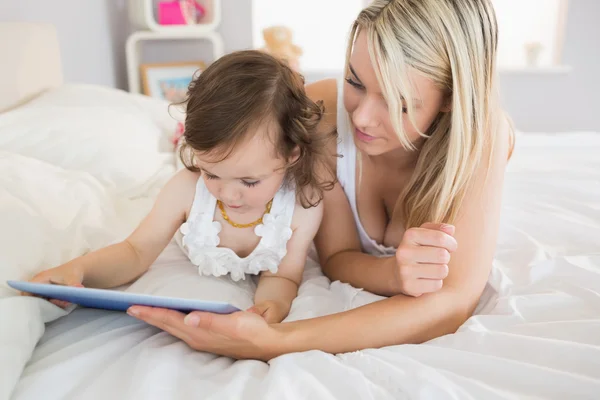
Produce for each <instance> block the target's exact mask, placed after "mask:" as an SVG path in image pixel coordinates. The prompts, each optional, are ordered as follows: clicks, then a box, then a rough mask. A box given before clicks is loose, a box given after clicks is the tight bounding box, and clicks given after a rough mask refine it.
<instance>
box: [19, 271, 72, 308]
mask: <svg viewBox="0 0 600 400" xmlns="http://www.w3.org/2000/svg"><path fill="white" fill-rule="evenodd" d="M29 281H30V282H35V283H53V284H57V285H64V286H75V287H83V284H82V282H83V272H82V271H81V269H80V268H77V267H74V266H73V265H72V264H71V265H68V264H65V265H61V266H60V267H55V268H51V269H48V270H46V271H42V272H40V273H39V274H37V275H35V276H34V277H33V278H31V279H30V280H29ZM21 295H23V296H32V294H30V293H25V292H21ZM48 300H49V301H50V302H51V303H52V304H55V305H57V306H59V307H61V308H66V307H68V306H69V305H70V303H69V302H67V301H63V300H56V299H48Z"/></svg>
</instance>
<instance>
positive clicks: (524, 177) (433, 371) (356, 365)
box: [0, 133, 600, 400]
mask: <svg viewBox="0 0 600 400" xmlns="http://www.w3.org/2000/svg"><path fill="white" fill-rule="evenodd" d="M599 152H600V134H594V133H577V134H561V135H542V134H528V135H520V136H519V137H518V140H517V147H516V151H515V153H514V157H513V159H512V160H511V163H510V166H509V168H508V172H507V179H506V185H505V198H504V203H503V213H502V222H501V229H500V237H499V244H498V249H497V256H496V260H495V263H494V268H493V270H492V274H491V276H490V280H489V284H488V287H487V288H486V291H485V293H484V295H483V297H482V300H481V302H480V305H479V307H478V310H477V314H476V315H475V316H473V317H472V318H470V319H469V320H468V321H467V322H466V323H465V324H464V325H463V326H462V327H461V328H460V329H459V331H458V332H457V333H456V334H453V335H447V336H445V337H441V338H438V339H435V340H432V341H430V342H428V343H425V344H421V345H401V346H391V347H387V348H384V349H370V350H364V351H359V352H354V353H349V354H340V355H336V356H334V355H329V354H325V353H322V352H318V351H312V352H306V353H300V354H289V355H285V356H282V357H279V358H276V359H274V360H272V361H271V362H270V363H268V364H266V363H263V362H259V361H236V362H234V361H232V360H231V359H228V358H224V357H217V356H214V355H211V354H205V353H199V352H195V351H193V350H191V349H189V348H188V347H187V346H186V345H185V344H184V343H182V342H180V341H178V340H177V339H175V338H173V337H171V336H170V335H168V334H166V333H164V332H161V331H159V330H157V329H155V328H153V327H149V326H146V325H145V324H143V323H141V322H138V321H136V320H134V319H132V318H130V317H128V316H127V315H126V314H122V313H115V312H105V311H99V310H85V309H77V310H75V311H74V312H72V313H71V314H70V315H68V316H65V317H63V318H59V319H55V318H57V317H58V316H59V315H60V313H59V312H58V311H56V310H55V309H50V308H51V307H48V306H47V305H42V302H41V301H38V300H35V301H36V302H35V304H33V303H32V302H31V301H30V302H29V303H27V304H25V303H24V301H25V300H24V299H15V298H8V299H3V300H0V311H2V312H5V313H7V312H13V313H15V314H14V315H15V316H16V315H17V314H16V313H17V312H24V310H30V311H28V312H37V313H39V315H40V316H41V319H39V320H37V322H35V323H33V322H31V321H30V322H29V323H30V325H31V326H33V327H31V326H30V328H31V330H32V331H36V329H37V331H36V332H37V333H36V335H37V334H40V335H41V330H42V329H43V326H42V325H41V322H39V321H41V320H52V319H55V320H54V321H53V322H50V323H49V324H48V325H47V328H46V330H45V333H44V334H43V336H42V337H41V339H40V341H39V343H38V344H37V347H36V348H35V350H34V351H33V354H32V356H31V359H30V360H29V362H28V363H27V365H26V367H25V368H24V370H23V372H22V374H21V376H20V379H19V381H18V382H17V383H16V384H15V385H14V391H13V394H12V397H11V398H12V399H15V400H26V399H40V398H44V399H106V398H127V399H186V398H202V399H224V398H236V399H270V398H273V399H403V398H407V399H408V398H410V399H413V398H419V399H427V398H431V399H496V398H498V399H499V398H502V399H504V398H519V399H522V398H540V399H541V398H543V399H566V398H568V399H575V398H585V399H594V398H598V397H599V396H600V157H599V156H598V154H599ZM186 263H187V260H186V259H185V257H184V256H183V255H182V253H181V252H180V251H179V249H178V248H177V247H176V246H174V245H170V246H169V247H168V248H167V250H166V251H165V252H164V253H163V255H162V256H161V257H160V258H159V260H158V261H157V263H156V264H155V265H154V266H153V268H152V269H151V271H150V273H149V274H148V275H147V276H146V277H144V279H145V280H144V281H141V282H140V283H139V284H138V287H137V290H142V291H144V290H150V289H149V288H152V289H151V291H152V292H154V293H171V292H172V291H173V290H179V288H180V282H182V281H185V280H186V279H185V277H186V276H192V275H193V274H194V271H193V268H192V267H191V266H189V264H186ZM186 266H189V268H186ZM190 274H192V275H190ZM178 282H179V283H178ZM131 290H133V288H132V289H131ZM244 299H245V298H244V297H243V296H242V297H240V301H241V302H243V301H245V300H244ZM29 300H32V299H29ZM246 300H247V299H246ZM375 300H377V297H376V296H373V295H370V294H368V293H366V292H361V291H358V290H356V289H354V288H351V287H349V286H348V285H344V284H340V283H339V282H334V283H332V284H330V283H329V281H328V280H327V279H326V278H325V277H323V276H322V275H321V273H320V271H319V269H318V266H317V265H316V264H315V263H313V262H309V265H308V267H307V271H306V273H305V281H304V284H303V285H302V287H301V290H300V295H299V297H298V298H297V299H296V301H295V302H294V306H293V309H292V313H291V316H290V319H301V318H308V317H311V316H317V315H323V314H327V313H331V312H335V311H342V310H344V309H348V308H351V307H356V306H359V305H361V304H365V303H368V302H371V301H375ZM8 302H12V303H10V304H9V303H8ZM17 302H19V304H16V303H17ZM43 307H47V309H43ZM11 310H12V311H11ZM15 310H17V311H15ZM52 313H54V314H52ZM6 315H7V314H4V316H6ZM3 321H4V322H7V319H3ZM406 323H407V324H410V321H406ZM36 324H37V325H36ZM4 330H5V331H6V330H7V329H6V328H4ZM21 332H22V331H21ZM349 334H351V333H349ZM7 335H8V333H6V332H4V337H9V335H8V336H7ZM36 335H33V336H32V337H34V338H35V337H36ZM1 337H2V332H1V330H0V338H1ZM32 340H34V339H29V342H31V341H32ZM30 344H31V343H30ZM0 367H1V365H0Z"/></svg>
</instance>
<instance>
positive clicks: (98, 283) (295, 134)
mask: <svg viewBox="0 0 600 400" xmlns="http://www.w3.org/2000/svg"><path fill="white" fill-rule="evenodd" d="M322 115H323V107H322V105H321V104H316V103H314V102H312V101H311V100H310V99H309V98H308V97H307V96H306V94H305V92H304V82H303V80H302V78H301V77H300V76H299V75H298V74H297V73H295V72H294V71H292V70H291V69H290V68H289V67H288V66H287V65H286V64H285V63H283V62H281V61H279V60H277V59H276V58H274V57H272V56H270V55H267V54H265V53H263V52H259V51H240V52H235V53H231V54H229V55H226V56H224V57H222V58H220V59H218V60H217V61H215V62H214V63H213V64H211V65H210V66H209V67H208V68H207V69H206V70H205V71H204V72H202V74H201V75H200V76H199V77H198V78H197V79H196V80H194V81H193V82H192V83H191V84H190V87H189V90H188V98H187V101H186V119H185V133H184V136H183V140H184V142H183V145H182V147H181V150H180V156H181V158H182V161H183V164H184V165H185V166H186V168H185V169H182V170H181V171H179V172H178V173H177V174H175V175H174V176H173V177H172V178H171V180H170V181H169V182H168V183H167V184H166V185H165V187H164V188H163V189H162V191H161V193H160V194H159V195H158V197H157V199H156V203H155V204H154V206H153V208H152V210H151V211H150V213H149V214H148V215H147V216H146V217H145V219H144V220H143V221H142V222H141V223H140V225H139V226H138V227H137V229H136V230H135V231H134V232H133V233H132V234H131V235H130V236H129V237H128V238H127V239H125V240H124V241H122V242H120V243H117V244H114V245H111V246H108V247H105V248H103V249H100V250H98V251H94V252H90V253H88V254H85V255H83V256H81V257H78V258H76V259H74V260H72V261H70V262H68V263H66V264H63V265H61V266H58V267H55V268H52V269H49V270H46V271H43V272H41V273H39V274H38V275H36V276H35V277H34V278H33V279H32V281H34V282H42V283H49V282H52V283H58V284H64V285H73V286H81V285H85V286H86V287H95V288H112V287H117V286H120V285H122V284H125V283H128V282H131V281H133V280H134V279H136V278H138V277H140V276H141V275H142V274H144V272H146V271H147V270H148V268H149V267H150V265H151V264H152V263H153V262H154V260H155V259H156V258H157V257H158V256H159V254H160V253H161V252H162V251H163V249H164V248H165V247H166V246H167V244H168V243H169V242H170V241H171V239H172V238H173V237H174V236H175V238H176V240H177V242H178V243H179V244H180V245H181V247H182V249H183V250H184V252H185V253H186V254H187V255H188V257H189V259H190V260H191V262H192V263H193V264H195V265H197V266H198V270H199V272H200V273H201V274H204V275H214V276H222V275H226V274H230V277H231V278H232V279H233V280H240V279H245V278H246V275H248V274H251V275H260V278H259V281H258V286H257V288H256V292H255V295H254V307H253V308H252V309H251V310H252V311H254V312H256V313H258V314H260V315H262V316H263V317H264V318H265V319H266V320H267V321H268V322H270V323H274V322H280V321H282V320H283V319H284V318H285V317H286V316H287V315H288V313H289V310H290V307H291V303H292V301H293V299H294V298H295V297H296V295H297V291H298V286H299V284H300V281H301V278H302V272H303V269H304V265H305V262H306V258H307V253H308V250H309V247H310V245H311V243H312V240H313V238H314V236H315V234H316V232H317V230H318V228H319V225H320V222H321V217H322V205H321V200H322V198H323V191H324V190H328V189H329V188H331V187H332V186H333V183H332V182H322V181H319V180H318V179H317V176H316V174H315V171H316V170H317V169H318V168H320V167H321V166H324V165H326V162H325V158H326V157H328V155H327V154H326V152H325V148H326V146H325V143H324V141H325V140H328V138H327V137H326V136H323V135H317V134H316V127H317V124H318V123H319V121H320V120H321V117H322ZM52 301H53V302H54V303H55V304H58V305H60V306H65V305H66V303H65V302H61V301H58V300H52Z"/></svg>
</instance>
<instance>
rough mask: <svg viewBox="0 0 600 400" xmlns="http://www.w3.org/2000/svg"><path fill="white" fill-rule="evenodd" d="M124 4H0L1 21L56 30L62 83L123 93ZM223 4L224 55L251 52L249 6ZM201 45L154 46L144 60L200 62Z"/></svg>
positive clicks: (103, 0)
mask: <svg viewBox="0 0 600 400" xmlns="http://www.w3.org/2000/svg"><path fill="white" fill-rule="evenodd" d="M126 5H127V4H126V1H125V0H59V1H51V0H0V22H8V21H31V22H48V23H51V24H53V25H54V26H56V29H57V31H58V39H59V41H60V46H61V53H62V60H63V69H64V76H65V81H66V82H74V83H92V84H99V85H107V86H113V87H119V88H124V89H125V88H126V87H127V76H126V66H125V41H126V40H127V36H128V35H129V33H130V27H129V22H128V19H127V7H126ZM222 5H223V10H222V11H223V12H222V16H223V22H222V24H221V27H220V29H219V31H220V32H221V35H222V36H223V40H224V42H225V51H226V52H229V51H233V50H238V49H243V48H249V47H251V45H252V25H251V20H250V15H251V14H252V12H251V11H252V8H251V1H250V0H222ZM2 39H4V38H2ZM15 40H18V38H15ZM203 46H204V45H203V44H199V45H198V44H193V43H191V42H190V43H184V44H182V43H181V42H171V43H169V44H167V45H165V44H163V45H161V46H159V45H157V44H156V45H155V44H153V45H152V46H148V52H147V54H146V55H147V59H146V60H145V61H147V62H159V61H167V60H169V61H172V60H178V59H180V60H187V59H196V58H201V57H202V55H203V54H207V53H206V52H205V51H204V47H203ZM42 67H43V66H40V68H42Z"/></svg>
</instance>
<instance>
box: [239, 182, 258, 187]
mask: <svg viewBox="0 0 600 400" xmlns="http://www.w3.org/2000/svg"><path fill="white" fill-rule="evenodd" d="M242 183H243V184H244V186H247V187H254V186H256V185H258V184H259V183H260V181H242Z"/></svg>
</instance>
